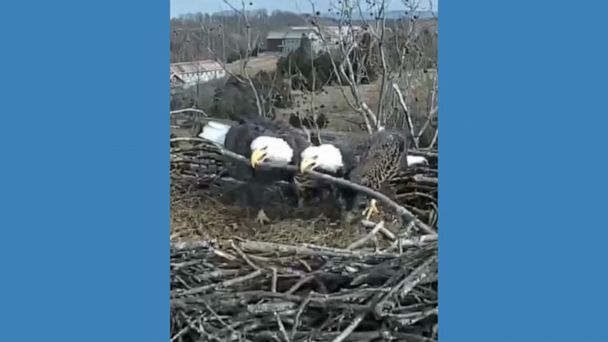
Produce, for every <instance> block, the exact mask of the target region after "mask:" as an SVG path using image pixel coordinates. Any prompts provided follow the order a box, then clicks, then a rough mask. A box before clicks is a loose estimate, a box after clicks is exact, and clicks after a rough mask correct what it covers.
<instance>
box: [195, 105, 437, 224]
mask: <svg viewBox="0 0 608 342" xmlns="http://www.w3.org/2000/svg"><path fill="white" fill-rule="evenodd" d="M199 136H200V137H201V138H204V139H207V140H211V141H213V142H215V143H217V144H219V145H222V146H223V147H224V148H225V149H227V150H229V151H232V152H234V153H237V154H239V155H242V156H244V157H246V158H248V159H249V160H250V164H251V165H250V166H249V165H242V164H235V165H233V166H232V167H230V168H229V172H230V173H231V175H232V176H233V177H235V178H237V179H240V180H243V181H245V182H246V184H247V186H248V187H249V189H248V190H249V191H248V193H249V194H251V195H252V197H255V195H256V194H260V193H262V187H264V186H266V185H268V184H269V183H272V182H276V181H279V180H282V181H286V182H289V183H291V184H294V185H295V187H296V189H297V193H298V197H299V198H300V201H299V203H300V205H302V201H301V199H302V198H304V197H305V196H306V194H319V193H320V192H323V191H325V190H329V191H330V193H331V194H332V196H333V198H334V200H336V201H337V202H338V203H339V207H340V209H341V211H342V212H343V213H345V214H347V215H348V216H349V217H353V216H352V214H354V213H355V212H357V213H359V212H360V211H359V210H361V209H363V215H365V216H366V217H367V218H368V219H369V218H370V217H371V216H372V215H374V214H378V213H379V210H378V208H377V203H376V201H375V200H373V199H372V200H370V201H369V202H368V201H367V200H366V198H365V197H364V196H361V195H359V194H358V193H356V192H354V191H350V190H348V189H337V188H335V187H333V186H331V184H325V183H324V182H323V181H321V180H319V179H315V178H312V177H310V176H309V175H307V174H306V171H308V170H315V171H317V172H321V173H326V174H329V175H332V176H334V177H341V178H345V179H348V180H350V181H352V182H354V183H357V184H360V185H364V186H367V187H370V188H372V189H375V190H379V189H381V188H382V187H383V186H384V185H386V184H387V183H388V182H390V180H391V179H392V177H394V176H395V175H396V174H397V173H398V171H399V170H400V169H402V168H405V167H407V166H408V165H413V164H420V163H426V160H425V159H424V158H423V157H417V156H408V155H407V139H406V137H405V136H403V135H402V134H400V133H398V132H391V131H380V132H377V133H375V134H372V135H369V134H348V135H345V136H344V137H342V138H337V139H334V140H333V141H331V143H324V144H320V145H316V146H315V145H313V144H311V143H310V142H309V141H308V139H307V136H306V135H305V133H304V132H302V131H300V130H297V129H295V128H293V127H292V126H291V125H289V124H288V123H287V122H285V121H282V120H269V119H266V118H262V117H259V116H256V117H250V118H246V119H241V120H240V121H239V123H238V124H237V125H234V126H230V125H227V124H224V123H220V122H218V121H210V122H208V123H207V125H205V126H204V127H203V130H202V132H201V133H200V135H199ZM266 161H267V162H272V163H274V164H282V165H289V164H291V165H296V166H298V168H299V170H300V173H298V174H296V175H294V174H293V173H292V172H289V171H287V170H282V169H263V170H261V169H259V168H258V165H259V164H260V163H262V162H266ZM248 202H250V203H256V202H259V201H256V199H255V198H251V197H250V198H249V201H248ZM257 220H258V221H259V222H261V223H263V222H264V221H269V220H268V218H267V216H266V214H265V213H264V211H263V210H262V209H261V208H260V209H259V212H258V216H257Z"/></svg>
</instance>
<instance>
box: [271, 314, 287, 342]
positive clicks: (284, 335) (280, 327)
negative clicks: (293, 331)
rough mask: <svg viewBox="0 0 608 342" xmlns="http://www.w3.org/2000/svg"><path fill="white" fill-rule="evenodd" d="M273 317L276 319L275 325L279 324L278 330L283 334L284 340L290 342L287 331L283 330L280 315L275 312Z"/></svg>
mask: <svg viewBox="0 0 608 342" xmlns="http://www.w3.org/2000/svg"><path fill="white" fill-rule="evenodd" d="M274 317H275V318H276V320H277V325H278V326H279V330H280V331H281V334H282V335H283V338H284V339H285V342H291V340H290V339H289V336H287V331H286V330H285V326H284V325H283V322H282V321H281V316H280V315H279V314H278V313H277V312H275V313H274Z"/></svg>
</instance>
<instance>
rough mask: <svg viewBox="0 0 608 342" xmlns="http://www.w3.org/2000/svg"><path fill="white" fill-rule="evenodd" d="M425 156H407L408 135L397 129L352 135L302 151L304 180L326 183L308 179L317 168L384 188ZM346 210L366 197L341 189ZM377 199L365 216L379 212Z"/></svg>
mask: <svg viewBox="0 0 608 342" xmlns="http://www.w3.org/2000/svg"><path fill="white" fill-rule="evenodd" d="M426 163H427V162H426V159H425V158H424V157H418V156H408V155H407V139H406V137H405V136H404V135H403V134H401V133H399V132H395V131H380V132H377V133H375V134H372V135H349V136H345V137H343V138H341V139H337V140H336V141H333V142H332V143H330V144H322V145H320V146H310V147H308V148H305V149H304V150H303V151H302V153H301V162H300V172H301V173H300V175H299V176H298V177H299V178H300V182H301V183H303V184H306V185H308V186H309V187H311V188H314V187H318V186H323V185H321V184H320V183H319V182H315V181H310V180H309V181H308V182H306V181H305V180H306V179H309V178H310V177H306V174H305V171H307V170H315V171H318V172H322V173H327V174H330V175H333V176H337V177H343V178H345V179H348V180H350V181H352V182H354V183H357V184H361V185H364V186H367V187H370V188H372V189H374V190H381V189H382V188H383V187H384V186H386V185H387V184H388V183H389V182H390V181H391V179H392V178H393V177H394V176H395V175H397V173H398V172H399V170H401V169H403V168H406V167H407V166H408V165H414V164H426ZM337 194H338V195H339V197H338V200H340V202H341V206H342V209H343V210H345V211H347V212H351V211H353V210H359V209H362V208H363V206H365V204H367V201H366V200H365V197H363V196H361V195H359V194H358V193H356V192H354V191H352V190H349V189H340V190H339V192H337ZM378 213H379V210H378V208H377V204H376V200H375V199H372V200H370V201H369V203H368V205H367V207H366V208H365V209H364V210H363V215H365V217H366V218H368V219H369V218H370V217H371V216H372V215H373V214H378Z"/></svg>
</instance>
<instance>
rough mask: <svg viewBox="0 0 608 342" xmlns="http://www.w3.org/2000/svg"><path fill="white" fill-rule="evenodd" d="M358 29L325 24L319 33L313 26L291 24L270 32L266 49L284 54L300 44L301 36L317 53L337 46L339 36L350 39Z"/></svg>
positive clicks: (346, 40) (347, 40)
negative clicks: (282, 29)
mask: <svg viewBox="0 0 608 342" xmlns="http://www.w3.org/2000/svg"><path fill="white" fill-rule="evenodd" d="M360 30H361V28H360V27H358V26H352V27H346V26H344V27H338V26H326V27H322V28H321V34H320V33H319V29H318V28H317V27H314V26H292V27H290V28H289V29H288V30H285V31H272V32H270V33H269V34H268V36H267V37H266V50H267V51H274V52H281V53H282V54H284V55H286V54H288V53H290V52H292V51H294V50H296V49H297V48H298V47H299V46H300V41H301V39H302V37H307V38H308V39H310V43H311V47H312V49H313V51H314V52H315V53H319V52H321V51H322V50H330V49H333V48H335V47H337V46H338V45H337V43H338V42H339V41H340V38H341V39H342V41H345V42H349V41H352V38H353V33H354V34H355V35H357V34H358V32H359V31H360ZM326 47H327V48H326Z"/></svg>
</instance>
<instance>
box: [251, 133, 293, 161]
mask: <svg viewBox="0 0 608 342" xmlns="http://www.w3.org/2000/svg"><path fill="white" fill-rule="evenodd" d="M250 147H251V166H252V167H254V168H255V167H256V166H257V165H258V164H259V163H261V162H264V161H269V162H272V163H277V164H284V165H287V164H289V163H290V162H291V159H292V158H293V149H292V148H291V147H290V146H289V144H287V142H286V141H285V140H283V139H280V138H275V137H267V136H261V137H257V138H255V139H253V141H252V142H251V146H250Z"/></svg>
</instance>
